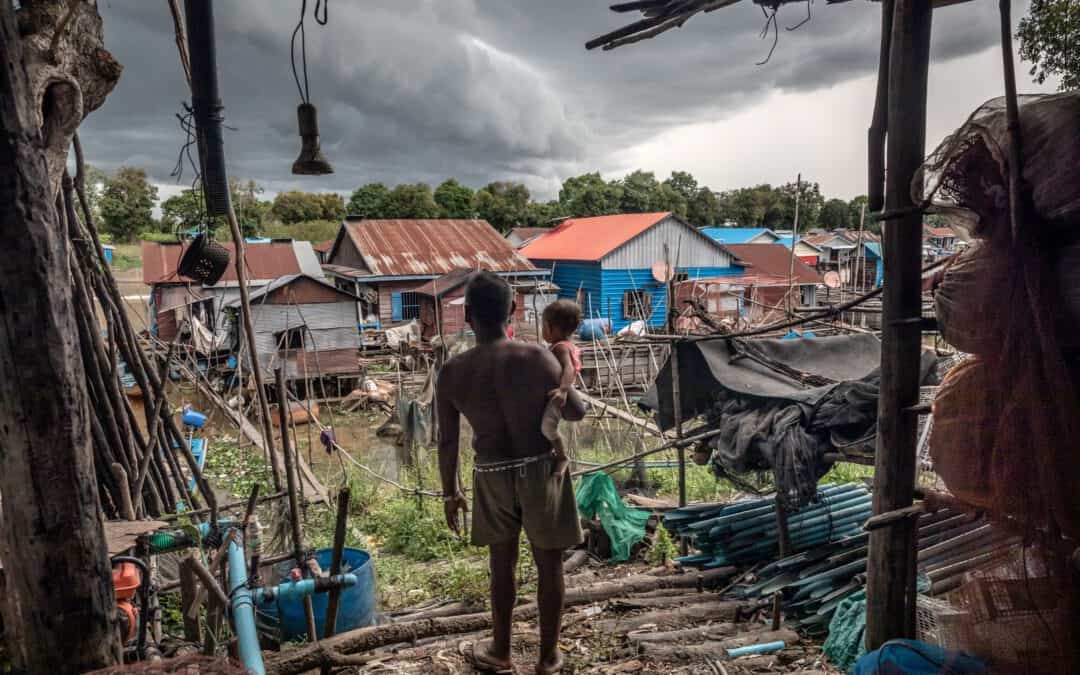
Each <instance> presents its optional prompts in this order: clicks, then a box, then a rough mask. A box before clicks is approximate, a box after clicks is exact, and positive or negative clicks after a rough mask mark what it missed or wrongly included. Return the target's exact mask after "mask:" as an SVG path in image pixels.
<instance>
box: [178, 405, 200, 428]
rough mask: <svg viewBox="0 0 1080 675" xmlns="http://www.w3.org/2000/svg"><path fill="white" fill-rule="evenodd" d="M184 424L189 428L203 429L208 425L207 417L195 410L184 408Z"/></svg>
mask: <svg viewBox="0 0 1080 675" xmlns="http://www.w3.org/2000/svg"><path fill="white" fill-rule="evenodd" d="M182 419H183V421H184V424H186V425H187V426H189V427H195V428H196V429H202V428H203V426H204V425H205V424H206V415H204V414H202V413H201V412H199V411H197V410H195V409H193V408H184V416H183V418H182Z"/></svg>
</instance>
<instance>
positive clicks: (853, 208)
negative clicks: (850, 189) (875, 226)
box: [848, 195, 871, 227]
mask: <svg viewBox="0 0 1080 675" xmlns="http://www.w3.org/2000/svg"><path fill="white" fill-rule="evenodd" d="M868 202H869V200H868V199H867V198H866V195H859V196H858V197H855V198H853V199H852V200H851V201H850V202H848V222H849V223H851V226H852V227H858V226H859V220H860V219H861V218H862V216H863V209H864V208H866V205H867V203H868ZM866 216H867V217H866V220H865V221H864V224H865V226H866V227H869V226H870V223H871V220H870V217H869V216H870V214H869V213H867V214H866Z"/></svg>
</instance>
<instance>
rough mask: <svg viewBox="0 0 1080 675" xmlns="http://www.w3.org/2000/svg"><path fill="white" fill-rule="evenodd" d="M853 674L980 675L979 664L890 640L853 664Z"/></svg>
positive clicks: (931, 647)
mask: <svg viewBox="0 0 1080 675" xmlns="http://www.w3.org/2000/svg"><path fill="white" fill-rule="evenodd" d="M853 672H854V673H855V675H938V673H949V674H950V675H983V674H985V673H987V672H989V671H987V670H986V666H985V665H983V663H982V661H979V660H978V659H976V658H975V657H973V656H968V655H967V654H964V653H963V652H958V651H954V650H951V649H945V648H944V647H939V646H937V645H932V644H929V643H927V642H919V641H918V640H889V641H888V642H886V643H885V644H883V645H881V647H879V648H878V649H876V650H874V651H872V652H870V653H869V654H867V655H866V656H863V657H862V658H861V659H859V660H858V662H857V663H856V664H855V670H854V671H853Z"/></svg>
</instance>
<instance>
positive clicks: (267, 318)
mask: <svg viewBox="0 0 1080 675" xmlns="http://www.w3.org/2000/svg"><path fill="white" fill-rule="evenodd" d="M251 322H252V327H253V328H254V330H255V342H256V345H255V350H256V351H257V352H259V353H260V354H263V353H270V352H275V351H276V350H277V342H276V341H275V338H274V335H275V334H276V333H280V332H281V331H284V330H287V329H289V328H297V327H299V326H301V325H304V326H307V327H308V330H309V331H311V333H312V337H313V340H312V342H313V344H312V347H313V348H314V347H317V348H318V349H320V350H321V349H336V348H341V347H357V348H358V347H359V346H360V331H359V327H358V326H357V323H356V303H353V302H334V303H322V304H317V305H259V304H255V305H252V307H251Z"/></svg>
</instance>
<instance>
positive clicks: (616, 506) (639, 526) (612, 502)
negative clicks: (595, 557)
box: [576, 472, 649, 562]
mask: <svg viewBox="0 0 1080 675" xmlns="http://www.w3.org/2000/svg"><path fill="white" fill-rule="evenodd" d="M576 496H577V503H578V511H580V512H581V515H582V517H584V518H589V519H592V518H599V519H600V524H601V525H602V526H603V527H604V532H606V533H607V536H608V538H609V539H611V559H612V561H614V562H622V561H625V560H629V559H630V549H631V548H633V546H634V544H636V543H638V542H639V541H641V540H642V539H644V538H645V523H646V521H648V520H649V512H648V511H642V510H641V509H632V508H630V507H628V506H627V505H626V504H624V503H623V501H622V498H621V497H619V491H618V490H616V489H615V482H614V481H613V480H611V476H609V475H607V474H606V473H600V472H597V473H590V474H587V475H585V476H582V478H581V481H580V482H579V483H578V487H577V495H576Z"/></svg>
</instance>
